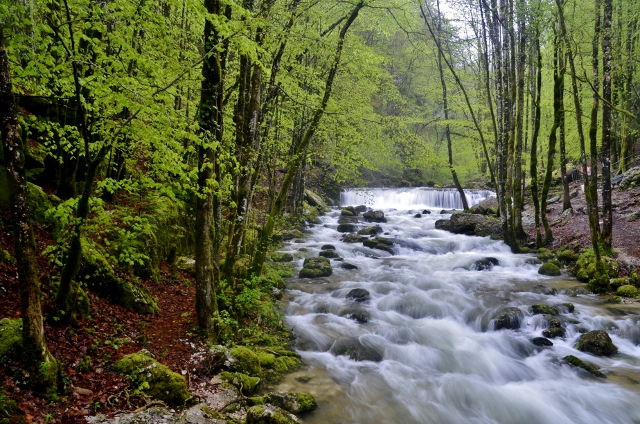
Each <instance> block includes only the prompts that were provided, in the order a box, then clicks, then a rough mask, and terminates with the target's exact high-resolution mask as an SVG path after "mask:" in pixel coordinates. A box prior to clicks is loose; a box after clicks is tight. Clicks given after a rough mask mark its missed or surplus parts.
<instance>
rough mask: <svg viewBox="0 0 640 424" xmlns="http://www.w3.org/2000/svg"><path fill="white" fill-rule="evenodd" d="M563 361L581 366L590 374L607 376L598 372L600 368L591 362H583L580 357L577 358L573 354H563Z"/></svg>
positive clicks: (599, 376) (601, 376)
mask: <svg viewBox="0 0 640 424" xmlns="http://www.w3.org/2000/svg"><path fill="white" fill-rule="evenodd" d="M564 361H565V362H566V363H567V364H569V365H571V366H574V367H577V368H582V369H583V370H585V371H587V372H588V373H590V374H592V375H593V376H595V377H598V378H607V376H606V375H604V374H603V373H601V372H600V369H599V368H598V367H596V366H595V365H593V364H588V363H586V362H583V361H582V360H581V359H580V358H577V357H575V356H573V355H569V356H565V357H564Z"/></svg>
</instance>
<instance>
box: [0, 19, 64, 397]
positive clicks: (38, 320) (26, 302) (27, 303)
mask: <svg viewBox="0 0 640 424" xmlns="http://www.w3.org/2000/svg"><path fill="white" fill-rule="evenodd" d="M3 34H4V26H3V25H0V121H1V125H2V127H1V131H2V142H3V149H4V161H5V165H6V168H7V176H8V181H9V195H10V202H11V220H12V223H13V235H14V247H15V255H16V259H17V266H18V282H19V287H20V312H21V315H22V357H21V359H22V363H23V364H24V366H25V369H26V370H27V371H28V372H29V373H30V374H31V375H32V381H33V382H34V388H35V390H36V391H37V392H39V393H41V394H44V395H47V396H54V395H55V394H56V392H57V388H58V379H59V373H60V371H59V369H60V368H59V365H58V363H57V361H56V360H55V358H53V356H52V355H51V353H49V350H48V349H47V343H46V340H45V336H44V325H43V321H42V309H41V306H40V302H41V295H40V281H39V280H38V266H37V262H36V243H35V240H34V237H33V228H32V227H31V222H30V220H29V219H30V212H29V201H28V189H27V178H26V172H25V152H24V148H23V144H22V139H21V137H20V129H19V127H18V118H17V107H16V103H15V96H14V94H13V88H12V84H11V75H10V71H9V57H8V54H7V49H6V47H5V45H4V37H3Z"/></svg>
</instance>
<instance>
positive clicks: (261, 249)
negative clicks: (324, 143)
mask: <svg viewBox="0 0 640 424" xmlns="http://www.w3.org/2000/svg"><path fill="white" fill-rule="evenodd" d="M363 7H364V2H362V1H361V2H358V3H357V4H355V5H354V7H353V9H352V10H351V13H350V15H349V17H348V18H347V19H346V20H345V22H344V24H343V26H342V29H341V30H340V34H339V36H338V45H337V47H336V51H335V54H334V57H333V63H332V65H331V68H330V70H329V74H328V75H327V80H326V83H325V89H324V95H323V97H322V100H321V102H320V105H319V106H318V108H317V109H316V110H315V112H314V114H313V117H312V119H311V122H310V123H309V125H308V126H307V129H306V131H305V133H304V136H303V137H302V140H300V143H299V144H298V145H297V146H296V150H295V153H294V155H293V157H292V158H291V162H289V168H288V169H287V173H286V174H285V177H284V180H283V181H282V185H281V186H280V189H279V190H278V194H277V196H276V198H275V200H274V202H273V204H272V206H271V209H270V210H269V213H268V215H267V217H266V222H265V225H264V228H263V230H262V234H261V235H260V240H259V242H258V247H257V249H256V252H255V255H254V258H253V262H252V264H251V269H250V272H251V273H252V274H255V275H260V273H261V271H262V266H263V264H264V261H265V258H266V255H267V250H268V248H269V244H270V242H271V236H272V235H273V230H274V228H275V222H276V218H277V217H278V216H279V215H280V213H281V212H282V209H283V207H284V204H285V202H286V199H287V192H288V191H289V188H290V187H291V184H292V183H293V179H294V177H295V175H296V172H297V171H298V168H300V165H301V164H302V161H303V157H304V154H305V152H306V150H307V147H308V146H309V143H310V142H311V138H312V137H313V135H314V134H315V132H316V130H317V128H318V123H319V122H320V118H322V115H324V111H325V109H326V107H327V103H328V102H329V98H330V97H331V90H332V88H333V81H334V80H335V77H336V74H337V72H338V67H339V65H340V57H341V56H342V49H343V46H344V39H345V37H346V35H347V31H348V30H349V27H351V24H353V22H354V21H355V20H356V18H357V17H358V14H359V13H360V10H361V9H362V8H363Z"/></svg>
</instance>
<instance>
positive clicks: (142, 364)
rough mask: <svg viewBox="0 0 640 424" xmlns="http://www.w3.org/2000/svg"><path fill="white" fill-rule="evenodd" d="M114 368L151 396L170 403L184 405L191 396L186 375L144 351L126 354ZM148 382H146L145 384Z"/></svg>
mask: <svg viewBox="0 0 640 424" xmlns="http://www.w3.org/2000/svg"><path fill="white" fill-rule="evenodd" d="M113 370H114V371H115V372H117V373H120V374H123V375H126V376H127V377H128V378H129V379H130V380H131V381H132V382H133V384H135V385H138V387H145V386H148V388H144V390H143V391H144V392H145V393H147V394H148V395H149V396H152V397H154V398H156V399H160V400H162V401H165V402H167V403H168V404H170V405H174V406H178V405H180V406H181V405H183V404H184V403H185V402H186V400H187V399H189V398H190V397H191V393H189V389H188V388H187V382H186V381H185V379H184V377H183V376H181V375H180V374H178V373H175V372H173V371H171V370H170V369H169V368H167V367H166V366H165V365H162V364H161V363H159V362H157V361H155V360H154V359H153V358H151V357H150V356H148V355H147V354H146V353H144V352H138V353H131V354H129V355H126V356H125V357H123V358H122V359H120V360H119V361H116V363H115V364H114V365H113ZM144 383H146V384H144Z"/></svg>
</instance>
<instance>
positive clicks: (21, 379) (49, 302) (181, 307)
mask: <svg viewBox="0 0 640 424" xmlns="http://www.w3.org/2000/svg"><path fill="white" fill-rule="evenodd" d="M571 191H572V193H573V192H577V195H576V196H575V197H573V198H572V199H571V203H572V207H573V212H572V213H571V214H570V215H569V216H568V219H566V216H565V217H563V216H562V212H563V211H562V201H561V199H557V196H558V195H559V194H560V193H553V194H551V195H550V197H549V198H550V199H551V200H552V202H551V203H550V204H549V206H548V210H549V213H548V218H549V222H550V223H552V230H553V234H554V241H553V246H552V247H553V248H557V247H560V246H563V245H566V244H568V243H578V244H579V245H580V246H581V247H582V248H588V247H590V239H589V226H588V219H587V215H586V205H585V199H584V194H583V192H582V191H581V187H580V185H579V184H574V185H572V187H571ZM612 197H613V205H614V208H613V247H614V249H615V250H616V251H617V252H618V253H619V257H618V259H619V260H621V262H622V263H623V264H625V266H626V267H627V271H628V268H629V267H630V266H639V265H640V225H639V222H638V221H639V219H638V217H639V216H640V188H636V189H632V190H627V191H619V190H617V189H616V190H614V191H613V196H612ZM556 199H557V200H556ZM0 217H1V218H2V221H3V222H5V223H7V222H9V214H8V211H6V210H4V211H0ZM525 219H526V220H527V221H529V222H530V220H531V206H530V205H527V207H526V208H525ZM35 232H36V239H37V244H38V250H39V251H42V250H43V249H44V248H45V247H46V246H47V245H50V244H52V243H53V240H52V239H51V234H50V232H49V231H48V230H47V229H46V228H44V227H36V228H35ZM532 234H533V232H532ZM0 247H1V248H3V249H6V250H8V251H9V252H10V253H11V254H12V255H13V239H12V236H11V234H10V231H9V228H8V226H6V225H5V226H4V227H2V228H1V232H0ZM39 266H40V277H41V281H43V309H44V314H45V316H46V317H47V320H46V322H45V332H46V337H47V343H48V346H49V349H50V350H51V352H52V353H53V354H54V356H55V357H56V358H57V359H58V360H60V361H61V362H62V363H63V364H64V371H65V373H66V375H67V376H68V378H69V381H68V386H69V388H70V392H69V393H68V394H67V395H65V396H63V397H62V398H61V401H60V402H47V401H46V400H44V399H42V398H39V397H37V396H34V395H33V394H32V393H31V391H30V390H29V389H28V375H25V373H24V372H22V371H21V370H20V365H19V364H18V363H16V362H12V363H8V364H3V365H6V366H5V367H0V407H2V404H1V403H2V399H3V398H2V396H6V397H7V398H9V399H12V400H14V401H16V402H17V404H18V408H19V410H20V411H21V414H23V415H22V417H23V418H24V421H22V422H27V423H80V422H85V420H84V418H85V417H86V416H88V415H95V414H96V413H104V414H107V415H110V414H113V413H116V412H118V411H121V410H128V411H131V410H135V409H137V408H140V407H144V406H145V405H146V402H147V400H146V399H144V398H143V397H141V396H139V395H134V394H133V393H131V392H130V389H129V388H128V384H127V381H126V380H125V379H124V378H123V377H122V376H119V375H117V374H115V373H114V372H112V371H111V370H110V366H111V364H112V363H113V362H114V361H115V360H117V359H119V358H121V357H122V356H124V355H125V354H128V353H131V352H135V351H138V350H140V349H143V348H144V349H147V350H148V351H149V352H151V354H152V355H153V356H154V357H155V358H156V359H158V360H159V361H160V362H162V363H164V364H165V365H167V366H168V367H169V368H171V369H172V370H174V371H177V372H179V373H182V374H183V375H185V377H186V378H187V380H188V381H189V384H190V386H191V388H192V389H195V388H196V387H198V386H199V385H200V384H201V383H202V382H203V381H205V379H206V378H207V377H208V375H207V374H208V373H207V371H206V370H204V369H203V368H202V367H201V368H194V367H193V365H191V364H189V359H190V358H192V357H193V356H194V355H196V354H199V353H202V352H204V351H205V349H204V345H203V344H202V343H201V342H200V341H199V340H198V338H197V337H196V336H195V335H194V334H193V331H194V327H195V316H194V298H195V289H194V281H193V278H192V277H191V276H189V275H188V274H186V273H178V274H172V273H171V272H170V270H169V269H168V267H167V266H166V265H162V266H161V278H160V282H158V283H153V282H150V281H146V282H144V284H145V286H146V287H148V288H149V290H151V292H152V293H153V294H154V296H155V297H156V298H157V300H158V306H159V307H160V312H158V313H157V314H156V315H146V316H140V315H137V314H136V313H134V312H132V311H130V310H128V309H125V308H122V307H120V306H116V305H112V304H111V303H109V302H107V301H105V300H103V299H101V298H99V297H97V296H95V295H93V294H91V295H90V296H91V305H92V313H91V318H90V319H82V320H81V321H80V322H79V323H78V325H77V326H74V327H68V326H59V325H54V324H55V323H54V322H53V320H52V318H51V317H52V316H53V312H54V309H53V295H54V293H53V292H52V291H51V289H50V288H49V285H48V283H47V282H48V280H49V275H50V273H51V271H52V270H51V265H50V264H49V263H48V261H47V259H46V257H40V258H39ZM0 298H1V299H2V301H1V302H0V318H5V317H10V318H15V317H18V316H19V314H20V312H19V311H20V300H19V293H18V281H17V272H16V268H15V266H13V265H12V264H10V263H8V262H6V261H5V262H2V263H0ZM0 413H2V408H0ZM1 418H3V417H2V416H0V419H1ZM11 422H15V423H18V422H20V421H15V420H14V421H11Z"/></svg>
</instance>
